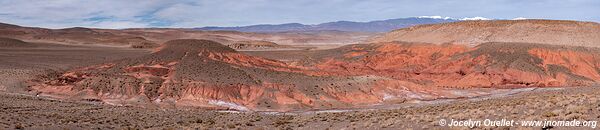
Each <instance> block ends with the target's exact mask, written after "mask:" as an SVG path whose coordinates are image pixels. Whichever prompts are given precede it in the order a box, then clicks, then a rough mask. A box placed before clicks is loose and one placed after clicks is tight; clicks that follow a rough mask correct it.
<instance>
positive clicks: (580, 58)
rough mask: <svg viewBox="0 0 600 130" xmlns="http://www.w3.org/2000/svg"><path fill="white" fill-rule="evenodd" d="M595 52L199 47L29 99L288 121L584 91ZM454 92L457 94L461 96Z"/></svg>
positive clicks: (66, 78)
mask: <svg viewBox="0 0 600 130" xmlns="http://www.w3.org/2000/svg"><path fill="white" fill-rule="evenodd" d="M598 52H599V50H597V49H590V48H583V47H579V48H577V47H563V46H552V45H541V44H528V43H485V44H481V45H479V46H477V47H473V48H470V47H467V46H464V45H452V44H442V45H436V44H424V43H399V42H396V43H378V44H362V45H349V46H344V47H341V48H338V49H334V50H325V51H323V54H321V55H322V56H323V57H321V58H320V59H317V60H313V61H311V62H309V63H308V64H298V63H288V62H282V61H276V60H270V59H265V58H261V57H254V56H249V55H244V54H241V53H238V52H236V51H235V50H233V49H231V48H229V47H226V46H224V45H221V44H219V43H216V42H212V41H207V40H173V41H169V42H167V43H165V44H164V45H163V46H162V47H160V48H158V49H157V50H155V52H153V53H151V54H149V55H146V56H142V57H138V58H130V59H125V60H120V61H115V62H112V63H107V64H102V65H97V66H91V67H85V68H79V69H75V70H71V71H68V72H66V73H64V74H62V75H60V76H59V77H58V78H56V79H51V80H48V81H46V82H44V83H41V84H39V85H36V86H33V87H32V89H33V90H35V91H37V92H40V93H41V94H42V95H49V96H54V97H59V98H69V99H85V100H95V101H103V102H106V103H111V104H118V105H128V104H134V105H135V104H146V105H148V104H151V105H163V106H165V105H166V106H197V107H204V108H217V109H226V108H227V109H237V110H256V111H263V110H264V111H290V110H301V109H328V108H350V107H360V106H366V105H375V104H382V103H389V102H392V103H398V102H407V101H411V100H433V99H439V98H459V97H467V96H478V95H482V94H485V93H478V92H473V93H469V92H472V91H468V90H466V92H467V93H462V94H461V92H458V93H457V92H456V91H454V89H456V88H481V87H491V88H516V87H548V86H581V85H590V84H592V83H594V82H596V81H598V80H600V74H599V71H598V70H599V69H598V68H599V65H600V62H599V61H600V59H599V57H598V54H600V53H598ZM463 92H464V91H463Z"/></svg>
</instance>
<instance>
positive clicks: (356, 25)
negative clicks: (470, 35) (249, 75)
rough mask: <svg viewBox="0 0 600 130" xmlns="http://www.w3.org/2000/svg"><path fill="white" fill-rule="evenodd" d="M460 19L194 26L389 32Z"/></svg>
mask: <svg viewBox="0 0 600 130" xmlns="http://www.w3.org/2000/svg"><path fill="white" fill-rule="evenodd" d="M455 21H460V20H459V19H453V18H449V17H445V18H442V17H438V16H436V17H432V16H422V17H410V18H399V19H388V20H380V21H370V22H352V21H337V22H328V23H321V24H316V25H305V24H300V23H287V24H276V25H273V24H261V25H251V26H240V27H202V28H195V29H198V30H227V31H241V32H287V31H323V30H337V31H350V32H389V31H392V30H395V29H399V28H405V27H410V26H415V25H422V24H436V23H447V22H455Z"/></svg>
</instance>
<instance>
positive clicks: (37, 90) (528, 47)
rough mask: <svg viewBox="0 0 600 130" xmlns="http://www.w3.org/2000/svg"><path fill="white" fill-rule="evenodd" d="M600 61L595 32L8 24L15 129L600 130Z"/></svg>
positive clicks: (474, 21)
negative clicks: (598, 126) (54, 26)
mask: <svg viewBox="0 0 600 130" xmlns="http://www.w3.org/2000/svg"><path fill="white" fill-rule="evenodd" d="M0 10H1V9H0ZM2 15H3V14H2V12H0V17H1V16H2ZM94 19H96V18H94ZM0 22H1V21H0ZM598 47H600V24H599V23H597V22H587V21H579V20H551V19H487V18H486V19H484V18H464V19H454V18H450V17H446V18H444V17H441V16H421V17H409V18H400V19H389V20H379V21H368V22H351V21H337V22H328V23H320V24H310V25H305V24H299V23H289V24H277V25H275V24H259V25H251V26H235V27H233V26H231V27H212V26H210V27H202V28H178V27H162V28H156V27H135V28H134V27H132V28H120V29H109V28H101V27H98V28H95V27H67V28H45V27H31V26H26V25H19V24H13V23H0V129H306V130H314V129H596V128H597V126H596V125H597V124H596V123H597V121H598V120H599V119H600V89H599V87H600V84H599V83H600V48H598ZM529 121H532V122H535V121H540V122H543V123H541V124H535V123H531V122H529ZM548 121H551V122H549V123H548ZM552 121H581V122H584V123H578V125H577V126H573V125H574V124H558V123H556V122H552ZM529 123H531V124H529ZM538 123H539V122H538Z"/></svg>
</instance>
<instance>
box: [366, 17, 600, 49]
mask: <svg viewBox="0 0 600 130" xmlns="http://www.w3.org/2000/svg"><path fill="white" fill-rule="evenodd" d="M391 41H404V42H424V43H436V44H441V43H453V44H463V45H470V46H476V45H479V44H481V43H487V42H515V43H542V44H551V45H571V46H587V47H600V24H598V23H593V22H577V21H561V20H494V21H485V20H481V21H462V22H453V23H443V24H432V25H421V26H415V27H410V28H404V29H399V30H395V31H392V32H389V33H387V34H385V35H382V36H379V37H377V38H373V39H371V40H370V42H372V43H377V42H391Z"/></svg>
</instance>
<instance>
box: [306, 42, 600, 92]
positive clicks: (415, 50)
mask: <svg viewBox="0 0 600 130" xmlns="http://www.w3.org/2000/svg"><path fill="white" fill-rule="evenodd" d="M345 48H352V49H346V50H350V51H347V52H346V55H344V56H339V57H334V58H328V59H325V60H324V62H323V63H319V64H317V65H316V66H317V67H318V68H320V69H322V70H327V71H330V72H331V73H337V74H343V75H378V76H384V77H389V78H393V79H398V80H405V81H411V82H414V83H417V84H419V85H423V86H438V87H451V88H472V87H494V88H505V87H509V88H512V87H546V86H580V85H590V84H592V83H594V82H596V81H598V80H599V71H598V69H599V66H598V65H599V64H598V63H599V62H598V61H599V57H598V54H600V53H598V52H599V51H598V50H597V49H590V48H583V47H564V46H553V45H542V44H529V43H484V44H481V45H479V46H477V47H474V48H468V47H466V46H461V45H448V44H445V45H434V44H415V43H382V44H368V45H352V46H346V47H345Z"/></svg>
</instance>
